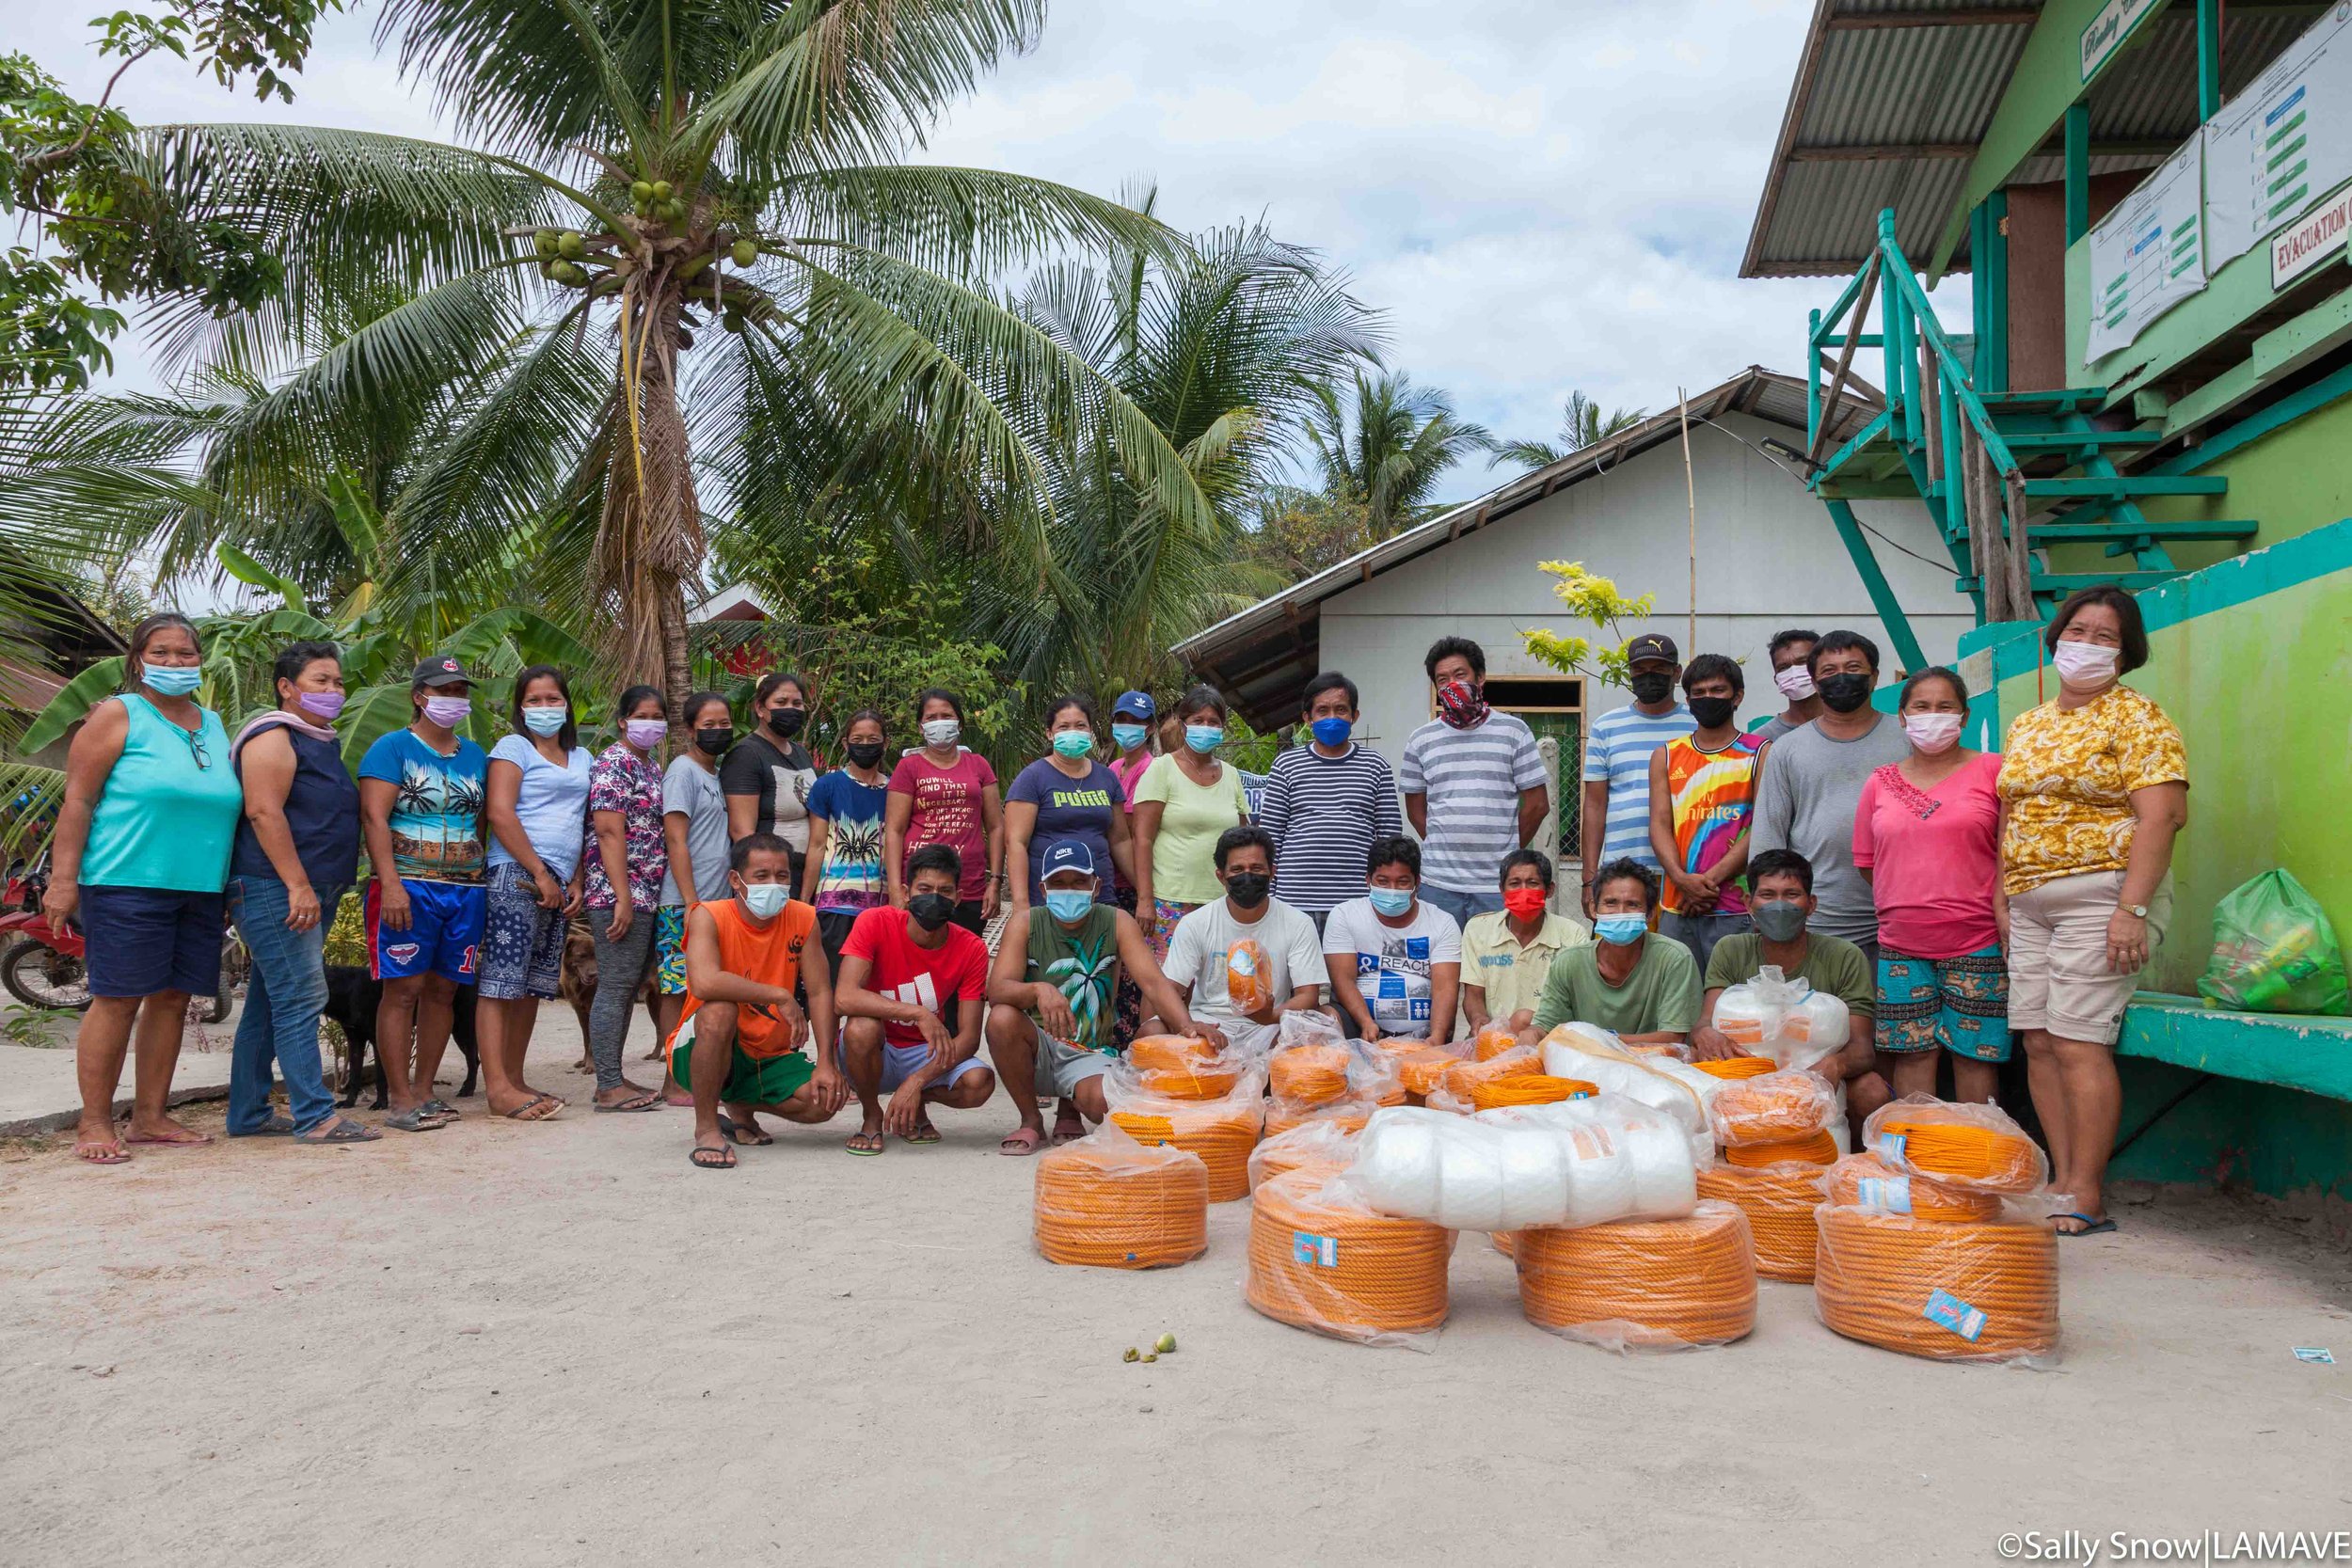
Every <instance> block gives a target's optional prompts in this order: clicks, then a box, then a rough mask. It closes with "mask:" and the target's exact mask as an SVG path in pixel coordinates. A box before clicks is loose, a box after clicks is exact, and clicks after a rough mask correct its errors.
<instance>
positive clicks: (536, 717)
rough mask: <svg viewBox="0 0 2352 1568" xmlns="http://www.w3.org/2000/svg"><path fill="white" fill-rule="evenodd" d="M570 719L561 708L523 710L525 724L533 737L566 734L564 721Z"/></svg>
mask: <svg viewBox="0 0 2352 1568" xmlns="http://www.w3.org/2000/svg"><path fill="white" fill-rule="evenodd" d="M570 717H571V715H570V714H569V713H567V712H565V711H564V709H562V708H560V707H527V708H525V709H523V724H524V726H525V727H526V728H528V729H529V730H530V731H531V733H532V734H533V735H561V734H563V733H564V720H566V719H569V718H570Z"/></svg>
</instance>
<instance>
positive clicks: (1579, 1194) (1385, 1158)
mask: <svg viewBox="0 0 2352 1568" xmlns="http://www.w3.org/2000/svg"><path fill="white" fill-rule="evenodd" d="M1335 1180H1338V1181H1341V1182H1343V1183H1344V1184H1345V1186H1346V1188H1347V1189H1348V1190H1350V1191H1352V1192H1353V1193H1354V1194H1355V1195H1357V1196H1359V1197H1360V1198H1361V1199H1362V1200H1363V1201H1364V1202H1365V1203H1367V1204H1369V1205H1370V1206H1371V1207H1372V1208H1374V1209H1375V1210H1377V1211H1379V1212H1382V1213H1386V1214H1394V1215H1399V1216H1402V1217H1405V1218H1410V1219H1422V1220H1428V1221H1430V1222H1431V1223H1433V1224H1436V1225H1440V1226H1443V1227H1446V1228H1447V1229H1450V1230H1518V1229H1520V1228H1522V1227H1527V1226H1561V1227H1579V1226H1587V1225H1603V1224H1606V1223H1608V1222H1609V1221H1611V1220H1620V1219H1672V1218H1675V1217H1677V1216H1679V1215H1682V1214H1687V1213H1689V1212H1691V1210H1692V1207H1693V1206H1694V1205H1695V1204H1696V1203H1697V1201H1698V1193H1697V1184H1696V1183H1697V1177H1696V1173H1695V1171H1694V1169H1693V1166H1692V1158H1691V1148H1690V1141H1689V1138H1688V1135H1687V1134H1686V1133H1685V1132H1684V1130H1683V1129H1682V1127H1681V1126H1680V1124H1679V1123H1677V1122H1676V1121H1675V1120H1673V1119H1672V1118H1671V1117H1665V1116H1662V1115H1661V1114H1660V1113H1659V1112H1657V1111H1655V1110H1652V1109H1650V1108H1649V1107H1647V1106H1645V1105H1641V1104H1639V1103H1636V1102H1634V1101H1628V1100H1625V1099H1623V1098H1621V1097H1613V1096H1610V1095H1601V1096H1599V1097H1597V1098H1596V1099H1592V1100H1583V1101H1563V1102H1561V1103H1559V1104H1554V1105H1539V1106H1522V1107H1513V1108H1511V1109H1508V1110H1501V1111H1491V1112H1486V1113H1482V1114H1481V1115H1479V1116H1476V1117H1458V1116H1453V1115H1449V1114H1447V1113H1445V1112H1442V1111H1432V1110H1429V1109H1427V1108H1425V1107H1421V1106H1404V1105H1399V1106H1387V1107H1384V1108H1382V1109H1381V1110H1378V1111H1376V1112H1375V1113H1374V1114H1373V1117H1372V1121H1371V1124H1370V1125H1369V1126H1367V1127H1366V1128H1365V1129H1364V1131H1363V1132H1362V1133H1361V1134H1359V1137H1358V1138H1357V1141H1356V1157H1355V1160H1354V1161H1353V1163H1352V1164H1349V1166H1348V1168H1347V1170H1346V1171H1345V1172H1344V1173H1343V1175H1342V1176H1341V1177H1339V1178H1336V1179H1335Z"/></svg>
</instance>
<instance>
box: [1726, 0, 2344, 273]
mask: <svg viewBox="0 0 2352 1568" xmlns="http://www.w3.org/2000/svg"><path fill="white" fill-rule="evenodd" d="M2040 9H2041V7H2040V5H2039V3H2038V0H2036V3H2033V4H2017V3H2014V0H1817V4H1816V6H1815V8H1814V13H1813V21H1812V24H1811V25H1810V27H1808V29H1807V30H1806V33H1805V42H1804V51H1803V53H1802V54H1801V55H1800V56H1799V58H1798V62H1797V75H1796V80H1795V82H1794V83H1793V85H1792V86H1791V87H1790V90H1789V97H1788V111H1787V113H1786V114H1785V115H1784V116H1783V117H1782V121H1781V133H1780V138H1779V140H1778V142H1777V143H1776V144H1775V146H1774V148H1773V151H1772V167H1771V170H1770V172H1769V173H1768V174H1767V176H1766V178H1765V183H1764V194H1763V198H1762V200H1761V201H1760V202H1759V204H1758V205H1757V208H1756V223H1755V226H1754V228H1753V229H1752V230H1750V232H1749V235H1748V249H1747V255H1746V257H1745V258H1744V260H1742V261H1741V262H1740V276H1741V277H1831V276H1836V275H1838V274H1842V273H1850V272H1851V271H1853V270H1854V269H1855V268H1856V267H1858V266H1860V265H1861V264H1862V262H1863V261H1864V260H1865V259H1866V258H1867V256H1868V255H1869V252H1870V247H1871V245H1873V244H1874V243H1875V241H1876V239H1877V234H1878V214H1879V213H1880V211H1881V210H1882V209H1884V208H1887V207H1892V208H1893V209H1894V210H1895V232H1896V237H1897V239H1898V240H1899V242H1900V243H1901V245H1902V246H1903V248H1904V250H1905V251H1906V252H1907V253H1908V254H1910V255H1911V256H1912V257H1913V258H1914V259H1915V260H1916V261H1926V260H1927V259H1928V257H1929V256H1930V254H1931V252H1932V250H1933V249H1934V246H1935V245H1936V242H1937V241H1938V239H1939V238H1940V237H1941V235H1942V233H1943V230H1944V228H1945V226H1946V224H1947V222H1948V221H1949V219H1950V217H1951V214H1952V213H1953V210H1954V208H1955V207H1956V206H1957V205H1958V204H1959V202H1960V201H1961V199H1962V198H1963V195H1964V194H1965V191H1966V187H1967V182H1968V171H1969V166H1970V165H1971V163H1972V162H1973V161H1974V159H1975V157H1976V153H1977V150H1978V148H1979V145H1980V144H1981V143H1982V141H1983V139H1984V135H1985V132H1986V130H1987V129H1988V128H1989V127H1990V126H1991V124H1992V122H1993V116H1994V110H1995V109H1996V108H1998V106H1999V104H2000V101H2001V97H2002V95H2003V94H2004V93H2005V92H2007V91H2008V89H2009V83H2010V75H2011V74H2012V72H2013V71H2015V69H2016V65H2017V60H2018V56H2019V55H2021V54H2023V52H2024V50H2025V46H2026V39H2027V38H2028V37H2030V36H2031V34H2032V31H2033V21H2034V19H2035V17H2036V16H2037V15H2038V13H2039V11H2040ZM1895 12H1901V13H1907V14H1908V15H1910V16H1915V17H1920V18H1923V19H1926V20H1923V21H1921V22H1920V23H1919V24H1916V25H1902V26H1892V25H1884V24H1882V23H1881V19H1883V18H1884V17H1885V16H1887V15H1888V14H1889V13H1895ZM2194 15H2195V8H2194V7H2193V6H2190V5H2185V4H2183V5H2175V6H2172V7H2169V8H2167V9H2166V10H2164V11H2163V12H2160V13H2159V14H2158V15H2157V16H2155V17H2153V18H2152V19H2150V21H2149V23H2148V24H2147V27H2146V29H2145V32H2144V36H2142V37H2141V38H2139V39H2137V40H2135V41H2134V42H2133V44H2132V46H2131V48H2130V51H2129V53H2128V54H2127V55H2126V56H2125V57H2124V60H2123V61H2122V62H2121V63H2120V64H2119V66H2118V67H2117V68H2116V69H2111V70H2109V71H2107V72H2106V74H2105V75H2104V76H2102V77H2101V78H2100V79H2099V82H2098V84H2097V85H2096V86H2095V87H2093V88H2092V89H2091V93H2090V135H2091V140H2092V142H2093V143H2094V145H2095V144H2099V143H2122V144H2141V145H2133V146H2130V147H2129V150H2121V149H2119V150H2117V151H2115V152H2111V153H2102V154H2098V155H2094V156H2093V158H2092V159H2091V170H2092V172H2093V173H2100V174H2104V173H2110V172H2118V171H2124V170H2130V169H2137V168H2147V167H2152V166H2154V165H2155V164H2156V163H2157V162H2158V161H2159V160H2160V159H2161V158H2162V157H2163V156H2164V155H2165V153H2166V152H2167V151H2168V150H2169V148H2170V147H2173V146H2177V145H2178V144H2179V143H2180V142H2182V141H2184V140H2185V139H2186V138H2187V136H2188V135H2189V133H2190V132H2192V131H2194V130H2195V129H2196V128H2197V123H2198V116H2197V38H2196V29H2195V28H2194V27H2193V26H2191V25H2189V24H2188V23H2189V21H2190V20H2191V19H2193V17H2194ZM2223 18H2224V22H2223V31H2222V55H2223V65H2222V84H2223V88H2224V90H2225V92H2235V91H2238V90H2240V89H2242V88H2243V87H2245V85H2246V84H2247V82H2249V80H2251V79H2252V77H2253V76H2254V74H2255V73H2256V72H2257V71H2260V70H2262V68H2263V67H2264V66H2265V65H2267V64H2268V63H2269V62H2270V61H2271V60H2272V59H2273V58H2274V57H2276V55H2278V53H2279V51H2280V50H2281V49H2283V48H2284V47H2286V45H2287V43H2288V42H2289V41H2290V40H2293V39H2294V38H2295V37H2296V35H2297V34H2299V33H2300V32H2301V31H2302V30H2303V29H2304V27H2306V26H2307V25H2309V24H2310V22H2311V19H2312V13H2311V12H2309V11H2276V10H2263V11H2255V12H2251V13H2249V14H2244V15H2233V14H2232V13H2231V12H2230V10H2228V9H2226V8H2225V10H2224V11H2223ZM1963 19H1967V20H1963ZM1868 150H1884V153H1883V155H1882V156H1876V157H1873V156H1868V155H1867V154H1868ZM2063 173H2064V169H2063V166H2062V165H2061V163H2060V161H2059V160H2058V159H2057V158H2055V157H2034V158H2029V159H2027V160H2026V163H2025V164H2024V165H2022V166H2020V167H2019V169H2018V170H2017V171H2016V176H2015V178H2016V179H2018V180H2020V181H2027V182H2033V181H2043V180H2056V179H2059V178H2062V177H2063ZM1967 261H1968V256H1967V245H1966V241H1965V240H1964V239H1963V242H1962V244H1961V246H1960V248H1959V250H1958V251H1957V252H1956V253H1955V254H1954V256H1953V258H1952V261H1951V263H1950V267H1949V270H1952V271H1965V270H1966V268H1967Z"/></svg>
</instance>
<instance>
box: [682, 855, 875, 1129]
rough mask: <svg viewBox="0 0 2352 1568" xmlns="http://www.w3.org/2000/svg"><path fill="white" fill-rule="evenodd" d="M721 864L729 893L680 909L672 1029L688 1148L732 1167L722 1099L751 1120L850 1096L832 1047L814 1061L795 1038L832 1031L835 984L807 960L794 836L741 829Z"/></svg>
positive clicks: (822, 1111) (813, 1113)
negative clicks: (678, 982)
mask: <svg viewBox="0 0 2352 1568" xmlns="http://www.w3.org/2000/svg"><path fill="white" fill-rule="evenodd" d="M728 867H729V869H728V873H727V886H728V889H729V890H730V891H731V892H732V893H733V894H734V896H733V897H732V898H726V899H715V900H712V901H710V902H708V903H703V904H697V905H695V906H694V907H693V908H692V909H691V910H689V911H687V912H686V1011H685V1013H684V1014H683V1015H682V1016H681V1017H680V1018H679V1019H678V1025H677V1029H676V1031H675V1033H674V1034H672V1035H671V1037H670V1067H669V1072H670V1080H671V1082H672V1083H675V1084H679V1085H684V1086H686V1087H688V1088H691V1090H693V1093H694V1151H693V1154H692V1156H691V1158H692V1160H693V1162H694V1164H695V1165H696V1166H697V1167H698V1168H700V1169H703V1170H732V1169H733V1168H734V1167H735V1150H734V1149H733V1148H729V1147H728V1144H727V1133H726V1131H725V1129H724V1128H723V1125H722V1123H723V1121H725V1120H726V1118H724V1117H721V1116H720V1114H719V1108H720V1106H721V1104H722V1103H723V1104H725V1105H726V1106H727V1107H728V1108H729V1109H731V1110H733V1111H735V1112H736V1114H737V1115H738V1116H739V1117H743V1118H745V1119H746V1120H747V1121H748V1119H749V1117H750V1116H751V1115H752V1114H754V1113H756V1112H760V1111H769V1112H772V1113H773V1114H775V1115H777V1116H780V1117H784V1118H785V1119H786V1120H787V1121H798V1122H806V1123H816V1122H821V1121H827V1120H830V1119H831V1118H832V1117H833V1115H834V1112H836V1111H838V1110H840V1109H841V1106H842V1103H843V1102H844V1101H847V1100H848V1099H849V1088H848V1086H847V1085H845V1084H844V1083H843V1082H842V1079H841V1069H839V1067H838V1066H836V1065H835V1063H834V1056H833V1053H832V1052H831V1051H820V1052H818V1053H817V1059H816V1060H815V1061H814V1062H811V1061H810V1059H809V1056H808V1054H807V1053H806V1052H805V1051H804V1050H803V1047H805V1046H806V1045H807V1044H808V1042H809V1039H810V1038H811V1036H812V1033H813V1035H814V1037H815V1038H817V1039H819V1040H831V1039H832V1038H833V1037H834V1014H833V989H832V986H831V983H830V982H829V980H828V979H827V977H826V974H825V965H824V963H823V962H822V960H821V959H820V960H819V961H818V962H816V963H804V962H803V955H804V954H805V953H806V952H807V951H808V949H809V948H810V947H811V946H812V945H813V944H814V943H815V942H816V940H817V911H815V910H813V909H811V908H810V907H809V906H808V905H806V904H803V903H799V902H796V901H795V900H794V899H793V897H792V851H791V848H790V847H788V846H787V844H786V843H785V842H784V840H782V839H780V838H778V837H777V836H776V835H775V834H773V833H751V834H747V835H746V836H744V837H742V838H739V839H737V840H736V841H735V847H734V849H733V851H732V852H731V854H730V855H729V857H728ZM796 987H798V988H801V989H803V990H805V991H806V993H807V996H808V1006H807V1009H806V1010H805V1011H803V1009H802V1006H801V1004H800V1002H799V1001H798V1000H797V999H796V998H795V996H794V995H793V991H794V990H795V988H796Z"/></svg>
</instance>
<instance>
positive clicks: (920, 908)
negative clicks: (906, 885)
mask: <svg viewBox="0 0 2352 1568" xmlns="http://www.w3.org/2000/svg"><path fill="white" fill-rule="evenodd" d="M955 912H956V901H955V900H954V899H952V898H950V897H948V896H947V895H946V894H944V893H918V894H916V895H914V897H912V898H910V899H908V900H907V918H908V919H909V920H912V921H914V923H915V924H916V925H917V926H920V927H923V929H925V930H926V931H936V930H938V929H939V928H940V927H942V926H945V925H946V924H947V922H948V920H949V919H951V918H952V917H953V916H954V914H955Z"/></svg>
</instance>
